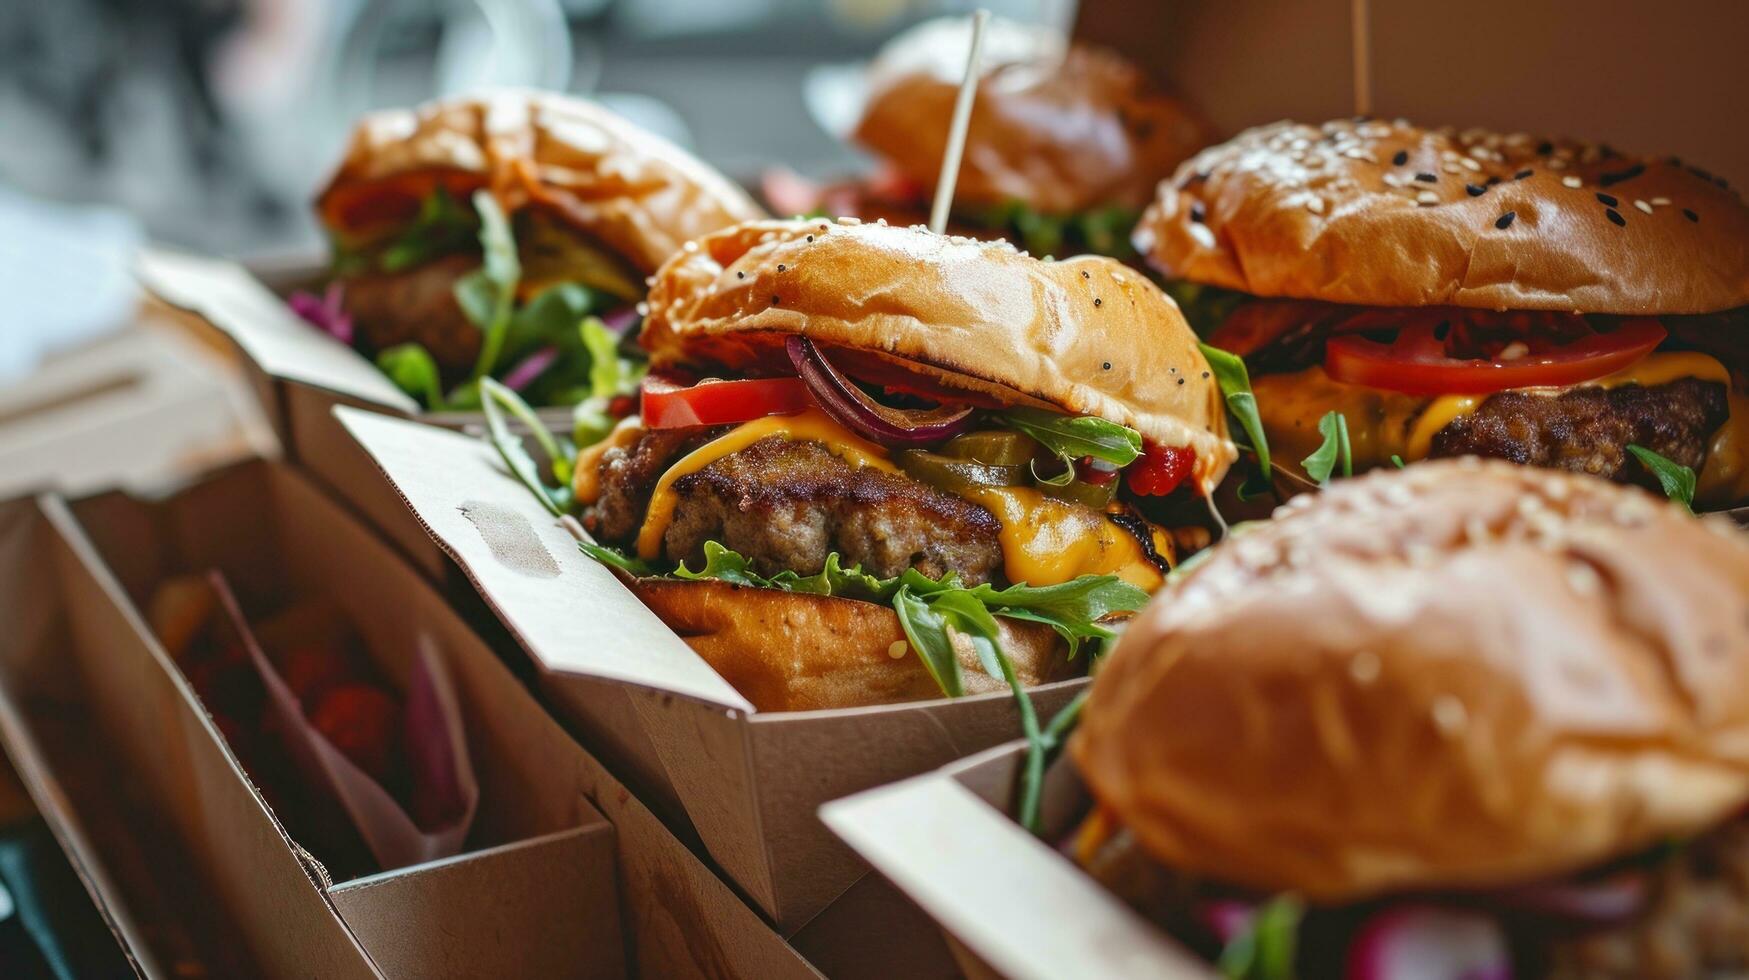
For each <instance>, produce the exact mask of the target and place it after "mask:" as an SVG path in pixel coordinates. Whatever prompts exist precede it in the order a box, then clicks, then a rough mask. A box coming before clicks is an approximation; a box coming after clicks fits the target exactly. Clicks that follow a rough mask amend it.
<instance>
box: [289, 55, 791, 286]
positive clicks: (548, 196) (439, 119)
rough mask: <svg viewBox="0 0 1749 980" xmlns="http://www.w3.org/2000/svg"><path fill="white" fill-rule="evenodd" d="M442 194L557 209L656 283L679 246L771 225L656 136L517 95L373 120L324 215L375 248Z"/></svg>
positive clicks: (331, 186) (608, 117)
mask: <svg viewBox="0 0 1749 980" xmlns="http://www.w3.org/2000/svg"><path fill="white" fill-rule="evenodd" d="M438 183H442V184H443V185H444V186H446V187H447V188H448V189H449V190H450V191H451V192H452V193H454V194H456V195H457V196H460V197H465V196H466V195H467V194H469V193H471V192H472V191H473V190H474V189H476V188H479V187H489V188H491V190H492V191H493V193H494V194H496V195H497V197H498V202H499V204H500V205H502V206H503V207H504V209H505V211H506V212H511V211H515V210H518V209H520V208H524V207H528V206H531V205H539V206H542V207H544V208H547V209H549V210H550V211H551V212H552V213H554V214H556V215H559V216H560V217H562V218H563V219H565V220H566V221H567V222H569V223H570V224H571V225H573V226H574V227H576V228H577V229H579V230H581V231H584V232H587V233H588V234H589V235H591V236H593V237H594V238H596V239H597V240H599V241H601V242H602V243H603V244H605V245H607V246H608V247H609V248H611V249H613V250H614V251H615V252H618V253H619V254H621V255H623V256H625V258H626V259H627V260H628V261H629V262H630V263H631V264H632V265H633V266H635V267H636V268H637V269H638V270H639V271H641V272H646V273H647V272H650V271H652V270H654V269H655V268H656V266H658V265H660V264H661V263H662V261H663V260H664V259H666V258H668V256H670V255H672V254H674V252H675V251H676V250H678V249H679V248H680V243H681V242H684V241H686V240H688V239H690V238H696V237H697V236H699V235H702V234H705V233H706V232H711V231H715V230H717V229H719V228H724V227H727V226H729V225H732V224H734V223H736V222H737V221H747V220H751V219H754V218H760V217H764V212H763V211H761V210H760V209H759V207H758V205H756V204H754V203H753V201H752V199H751V198H749V197H748V196H747V195H746V194H745V193H744V192H742V190H741V189H740V188H738V187H736V186H735V185H734V184H732V183H730V182H729V181H728V180H727V179H725V178H724V177H723V176H722V175H721V174H719V173H717V172H716V171H714V170H712V169H711V168H710V167H708V166H706V165H705V164H703V163H701V162H700V161H699V160H697V159H696V158H694V157H693V156H692V155H691V154H688V153H687V152H686V151H684V150H682V149H680V148H679V147H677V146H675V145H674V144H672V143H670V142H668V141H667V140H665V139H662V138H661V137H659V136H657V135H655V134H654V133H650V132H647V131H645V130H643V129H640V128H638V127H637V126H634V125H632V124H631V123H629V122H627V121H626V120H624V119H622V118H620V117H619V116H616V115H614V114H613V113H611V112H609V111H607V110H606V109H603V108H602V107H600V106H598V105H596V104H595V103H593V102H587V101H584V100H581V99H576V98H571V97H568V96H564V95H556V94H552V93H540V92H525V91H516V90H509V91H496V92H492V93H490V94H487V95H479V96H472V97H467V98H457V99H449V100H446V101H442V102H431V103H427V104H425V105H422V106H419V107H418V108H416V109H389V110H385V111H382V112H376V113H372V114H371V115H368V116H366V117H364V119H362V120H361V121H360V122H359V123H358V126H357V127H356V128H355V129H354V130H353V134H352V142H351V143H350V145H348V147H347V150H346V155H345V157H344V158H343V159H342V160H341V162H340V166H339V168H338V169H337V170H336V171H335V173H334V175H333V177H332V178H330V180H329V181H328V185H327V187H326V189H324V190H323V191H322V193H321V196H320V197H319V198H318V199H317V210H318V213H319V214H320V216H321V218H322V221H323V224H325V225H326V226H327V227H328V228H329V230H330V231H332V232H334V233H335V234H336V235H337V236H338V237H339V238H340V239H341V240H343V241H354V240H358V239H369V238H370V237H372V236H373V235H376V234H379V233H381V232H382V231H383V230H384V225H385V223H387V224H389V225H394V226H399V225H401V224H404V222H405V221H406V219H407V218H410V217H411V216H412V213H411V212H409V211H408V207H409V202H410V204H411V207H412V208H413V210H414V211H416V209H417V204H418V201H419V200H420V199H421V198H423V197H424V195H425V194H426V193H429V192H430V190H431V189H432V188H433V187H435V186H436V185H437V184H438ZM385 196H387V197H392V198H395V199H396V200H397V201H398V202H399V204H398V207H393V206H390V205H389V204H386V203H385V201H384V198H385Z"/></svg>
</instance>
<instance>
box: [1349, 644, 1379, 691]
mask: <svg viewBox="0 0 1749 980" xmlns="http://www.w3.org/2000/svg"><path fill="white" fill-rule="evenodd" d="M1380 666H1381V664H1380V663H1379V655H1378V654H1376V653H1373V652H1372V651H1371V650H1362V651H1360V652H1359V653H1357V654H1355V655H1354V659H1352V660H1350V661H1348V676H1350V677H1352V678H1354V679H1355V681H1356V682H1358V683H1361V684H1371V683H1372V682H1373V681H1375V680H1378V677H1379V668H1380Z"/></svg>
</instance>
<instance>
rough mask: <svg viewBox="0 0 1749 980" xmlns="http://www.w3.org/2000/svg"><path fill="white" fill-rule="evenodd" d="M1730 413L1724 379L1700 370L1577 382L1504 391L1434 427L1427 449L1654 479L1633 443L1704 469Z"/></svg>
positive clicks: (1612, 477)
mask: <svg viewBox="0 0 1749 980" xmlns="http://www.w3.org/2000/svg"><path fill="white" fill-rule="evenodd" d="M1729 415H1730V406H1729V403H1728V401H1727V398H1726V391H1725V386H1724V385H1722V384H1720V383H1718V382H1716V381H1702V380H1700V379H1698V378H1683V379H1681V380H1678V381H1673V382H1670V383H1669V384H1662V385H1654V386H1652V387H1641V386H1639V385H1622V386H1620V387H1616V388H1595V387H1590V388H1587V387H1579V388H1573V389H1571V390H1568V391H1565V392H1562V393H1561V394H1559V395H1555V396H1552V397H1551V396H1548V395H1539V394H1535V393H1532V392H1527V391H1503V392H1500V393H1498V394H1495V395H1492V396H1490V397H1489V398H1488V400H1487V401H1484V402H1483V403H1482V405H1481V407H1480V408H1478V409H1476V410H1475V411H1474V412H1471V413H1470V414H1468V415H1465V416H1463V417H1461V418H1458V419H1455V420H1453V421H1452V422H1451V423H1450V424H1448V425H1446V426H1445V427H1444V428H1443V429H1440V430H1439V431H1438V432H1437V433H1435V434H1434V436H1433V446H1432V450H1431V452H1430V454H1429V455H1432V456H1466V455H1468V456H1492V457H1497V458H1499V459H1506V460H1511V461H1512V462H1514V463H1523V464H1526V465H1530V466H1543V467H1549V468H1552V469H1561V470H1570V471H1572V472H1576V473H1589V474H1591V475H1593V476H1601V477H1603V478H1605V479H1608V480H1615V481H1617V482H1621V483H1641V484H1645V485H1647V486H1656V480H1655V479H1654V478H1653V477H1652V475H1651V474H1650V473H1648V472H1646V470H1645V468H1644V467H1643V466H1641V465H1640V464H1639V462H1638V461H1637V460H1635V459H1634V458H1633V456H1632V454H1630V453H1629V452H1628V449H1627V447H1628V446H1629V445H1636V446H1642V447H1644V448H1646V449H1650V450H1651V451H1653V452H1655V453H1657V454H1658V455H1660V456H1663V457H1665V458H1666V459H1669V460H1672V461H1674V462H1676V463H1680V464H1681V465H1683V466H1687V467H1689V468H1691V469H1694V470H1696V471H1699V470H1700V469H1701V467H1702V466H1703V465H1704V464H1705V463H1706V456H1707V448H1708V445H1709V444H1710V441H1711V437H1712V434H1713V433H1714V432H1716V431H1717V430H1718V428H1719V426H1721V425H1723V424H1724V423H1725V420H1726V418H1727V417H1729Z"/></svg>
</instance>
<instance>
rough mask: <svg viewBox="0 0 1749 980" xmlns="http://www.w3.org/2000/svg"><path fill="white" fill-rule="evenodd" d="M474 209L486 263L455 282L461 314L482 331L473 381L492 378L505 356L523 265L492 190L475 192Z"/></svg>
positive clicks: (507, 221) (506, 221)
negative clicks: (517, 284) (505, 346)
mask: <svg viewBox="0 0 1749 980" xmlns="http://www.w3.org/2000/svg"><path fill="white" fill-rule="evenodd" d="M474 210H475V211H477V212H479V215H480V251H481V253H482V254H483V255H484V257H485V260H484V262H482V263H481V265H480V267H479V268H478V269H475V270H474V271H473V272H470V273H468V274H467V275H465V276H463V277H461V278H460V279H458V280H456V284H455V289H454V292H455V299H456V303H457V305H459V306H460V307H461V308H462V312H463V313H464V314H466V315H467V317H468V319H469V320H470V321H472V322H473V324H474V326H476V327H479V328H480V333H481V334H483V335H484V337H483V339H482V340H481V342H480V356H479V358H478V359H477V360H476V361H475V362H474V371H473V374H472V375H470V377H471V378H472V379H473V380H478V379H480V378H485V377H489V376H490V375H491V373H492V369H493V368H494V367H496V366H497V364H498V358H499V357H500V356H501V355H502V354H503V348H504V335H505V333H506V332H507V331H508V330H509V329H510V316H511V313H512V311H513V310H514V308H515V304H516V283H517V281H518V280H520V279H521V278H522V262H521V261H520V260H519V259H518V258H517V257H516V239H515V238H514V237H513V236H512V235H511V233H510V221H509V219H508V218H506V217H504V211H503V209H501V208H499V207H498V201H497V199H495V198H494V197H493V196H492V193H491V192H490V191H486V190H479V191H475V192H474Z"/></svg>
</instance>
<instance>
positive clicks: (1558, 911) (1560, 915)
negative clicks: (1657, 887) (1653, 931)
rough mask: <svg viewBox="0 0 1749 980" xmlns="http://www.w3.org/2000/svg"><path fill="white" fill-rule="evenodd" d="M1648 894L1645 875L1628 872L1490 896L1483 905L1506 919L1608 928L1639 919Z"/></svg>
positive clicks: (1541, 885) (1529, 886) (1506, 891)
mask: <svg viewBox="0 0 1749 980" xmlns="http://www.w3.org/2000/svg"><path fill="white" fill-rule="evenodd" d="M1651 891H1652V889H1651V882H1650V881H1649V880H1648V879H1647V876H1646V874H1645V873H1644V872H1642V871H1638V870H1631V869H1630V870H1626V871H1622V872H1620V873H1617V874H1613V875H1610V876H1608V877H1605V878H1599V879H1596V880H1594V881H1555V882H1549V883H1547V884H1539V885H1527V886H1525V887H1523V888H1510V889H1504V890H1500V891H1495V892H1489V893H1488V894H1487V896H1486V898H1485V903H1486V904H1487V905H1488V906H1490V907H1498V908H1500V909H1501V910H1502V912H1504V913H1505V914H1506V915H1518V916H1527V917H1531V918H1535V919H1539V920H1543V921H1547V922H1550V923H1559V924H1564V925H1576V926H1610V925H1616V924H1618V923H1621V922H1626V921H1627V920H1629V919H1632V918H1634V917H1635V916H1637V915H1639V914H1640V912H1641V911H1642V910H1643V909H1644V908H1645V907H1646V900H1647V899H1648V898H1650V897H1651Z"/></svg>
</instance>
